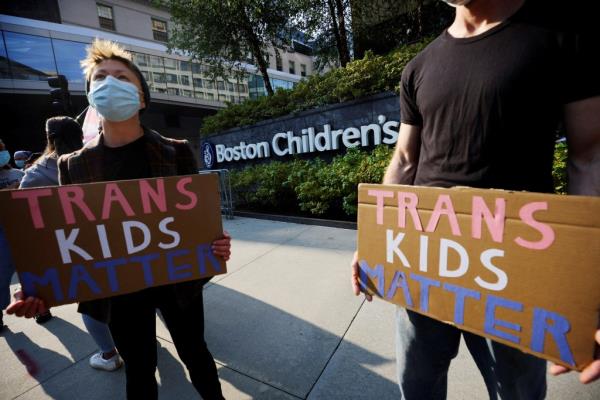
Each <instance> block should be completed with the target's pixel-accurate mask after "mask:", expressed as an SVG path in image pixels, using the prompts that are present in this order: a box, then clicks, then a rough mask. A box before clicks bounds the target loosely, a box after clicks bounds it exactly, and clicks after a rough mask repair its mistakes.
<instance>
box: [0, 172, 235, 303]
mask: <svg viewBox="0 0 600 400" xmlns="http://www.w3.org/2000/svg"><path fill="white" fill-rule="evenodd" d="M219 201H220V198H219V189H218V178H217V176H216V175H190V176H177V177H168V178H156V179H142V180H133V181H119V182H102V183H92V184H84V185H68V186H59V187H51V188H36V189H22V190H12V191H0V224H1V225H2V226H3V228H4V231H5V233H6V235H7V238H8V241H9V244H10V248H11V252H12V256H13V260H14V262H15V265H16V268H17V273H18V275H19V280H20V282H21V284H22V286H23V290H24V292H25V293H26V294H27V295H35V296H37V297H39V298H41V299H43V300H44V301H45V303H46V305H47V306H53V305H59V304H65V303H72V302H77V301H83V300H91V299H95V298H102V297H109V296H114V295H117V294H123V293H129V292H134V291H138V290H141V289H144V288H146V287H150V286H159V285H165V284H169V283H175V282H182V281H188V280H193V279H198V278H202V277H207V276H213V275H216V274H222V273H225V272H226V267H225V263H224V262H223V261H222V260H220V259H218V258H216V257H215V256H214V255H213V254H212V250H211V243H212V241H213V240H215V239H217V238H219V237H220V236H221V235H222V232H223V229H222V226H221V213H220V204H219Z"/></svg>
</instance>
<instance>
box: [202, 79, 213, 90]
mask: <svg viewBox="0 0 600 400" xmlns="http://www.w3.org/2000/svg"><path fill="white" fill-rule="evenodd" d="M204 87H205V88H206V89H214V88H215V84H214V82H212V81H207V80H206V79H205V80H204Z"/></svg>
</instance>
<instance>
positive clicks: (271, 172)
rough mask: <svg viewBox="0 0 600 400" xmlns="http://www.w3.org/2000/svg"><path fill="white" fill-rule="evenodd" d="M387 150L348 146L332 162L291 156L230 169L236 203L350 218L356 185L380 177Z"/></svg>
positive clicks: (352, 214)
mask: <svg viewBox="0 0 600 400" xmlns="http://www.w3.org/2000/svg"><path fill="white" fill-rule="evenodd" d="M391 153H392V148H391V147H389V146H386V145H382V146H378V147H377V148H375V149H374V150H372V151H361V150H358V149H349V150H348V151H347V152H346V153H345V154H343V155H338V156H335V157H334V158H333V160H332V161H331V162H330V163H327V162H325V161H323V160H321V159H320V158H315V159H312V160H300V159H295V160H292V161H288V162H280V161H272V162H270V163H265V164H259V165H254V166H249V167H246V168H245V169H242V170H238V171H232V173H231V186H232V191H233V193H234V199H235V201H236V207H238V208H246V209H258V210H262V211H271V210H275V211H277V212H281V211H292V212H293V211H295V212H298V213H302V212H304V213H308V214H310V215H313V216H332V217H336V218H343V217H346V218H347V217H353V216H355V215H356V211H357V188H358V184H359V183H361V182H366V183H367V182H368V183H379V182H381V179H382V178H383V173H384V171H385V168H386V166H387V164H388V163H389V158H390V156H391Z"/></svg>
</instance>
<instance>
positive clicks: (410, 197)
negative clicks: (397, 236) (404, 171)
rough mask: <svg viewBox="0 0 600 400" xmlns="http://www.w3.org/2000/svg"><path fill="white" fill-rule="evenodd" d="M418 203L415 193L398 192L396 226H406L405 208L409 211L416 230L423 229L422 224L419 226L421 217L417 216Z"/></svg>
mask: <svg viewBox="0 0 600 400" xmlns="http://www.w3.org/2000/svg"><path fill="white" fill-rule="evenodd" d="M418 203H419V198H418V197H417V194H416V193H411V192H398V227H399V228H404V227H406V210H408V212H409V213H410V216H411V217H412V220H413V224H414V225H415V229H416V230H418V231H421V232H422V231H423V226H421V219H420V218H419V213H418V212H417V204H418Z"/></svg>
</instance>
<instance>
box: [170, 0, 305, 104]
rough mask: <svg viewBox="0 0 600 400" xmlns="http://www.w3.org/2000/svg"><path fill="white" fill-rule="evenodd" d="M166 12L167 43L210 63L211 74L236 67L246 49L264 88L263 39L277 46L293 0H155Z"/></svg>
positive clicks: (288, 25)
mask: <svg viewBox="0 0 600 400" xmlns="http://www.w3.org/2000/svg"><path fill="white" fill-rule="evenodd" d="M158 2H159V4H160V5H162V6H164V7H167V8H168V9H169V11H170V12H171V16H172V21H173V27H172V29H171V31H170V37H169V48H170V49H178V50H182V51H185V52H187V53H188V55H189V56H190V57H191V58H192V59H195V60H198V61H202V62H204V63H207V64H208V65H210V66H211V71H212V73H213V75H216V76H225V75H226V73H229V74H231V73H234V72H235V71H239V70H240V67H241V65H242V62H244V61H247V60H248V55H249V54H251V56H252V62H253V63H254V64H255V65H256V66H257V67H258V69H259V71H260V73H261V75H262V77H263V79H264V81H265V88H266V90H267V93H268V94H273V88H272V86H271V84H270V81H269V75H268V72H267V68H268V58H267V56H266V51H267V48H268V46H269V45H273V46H275V47H277V46H281V42H282V38H287V37H289V36H290V33H291V30H292V28H293V21H294V18H295V16H296V15H297V14H298V10H299V9H298V7H299V3H298V1H296V0H159V1H158Z"/></svg>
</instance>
